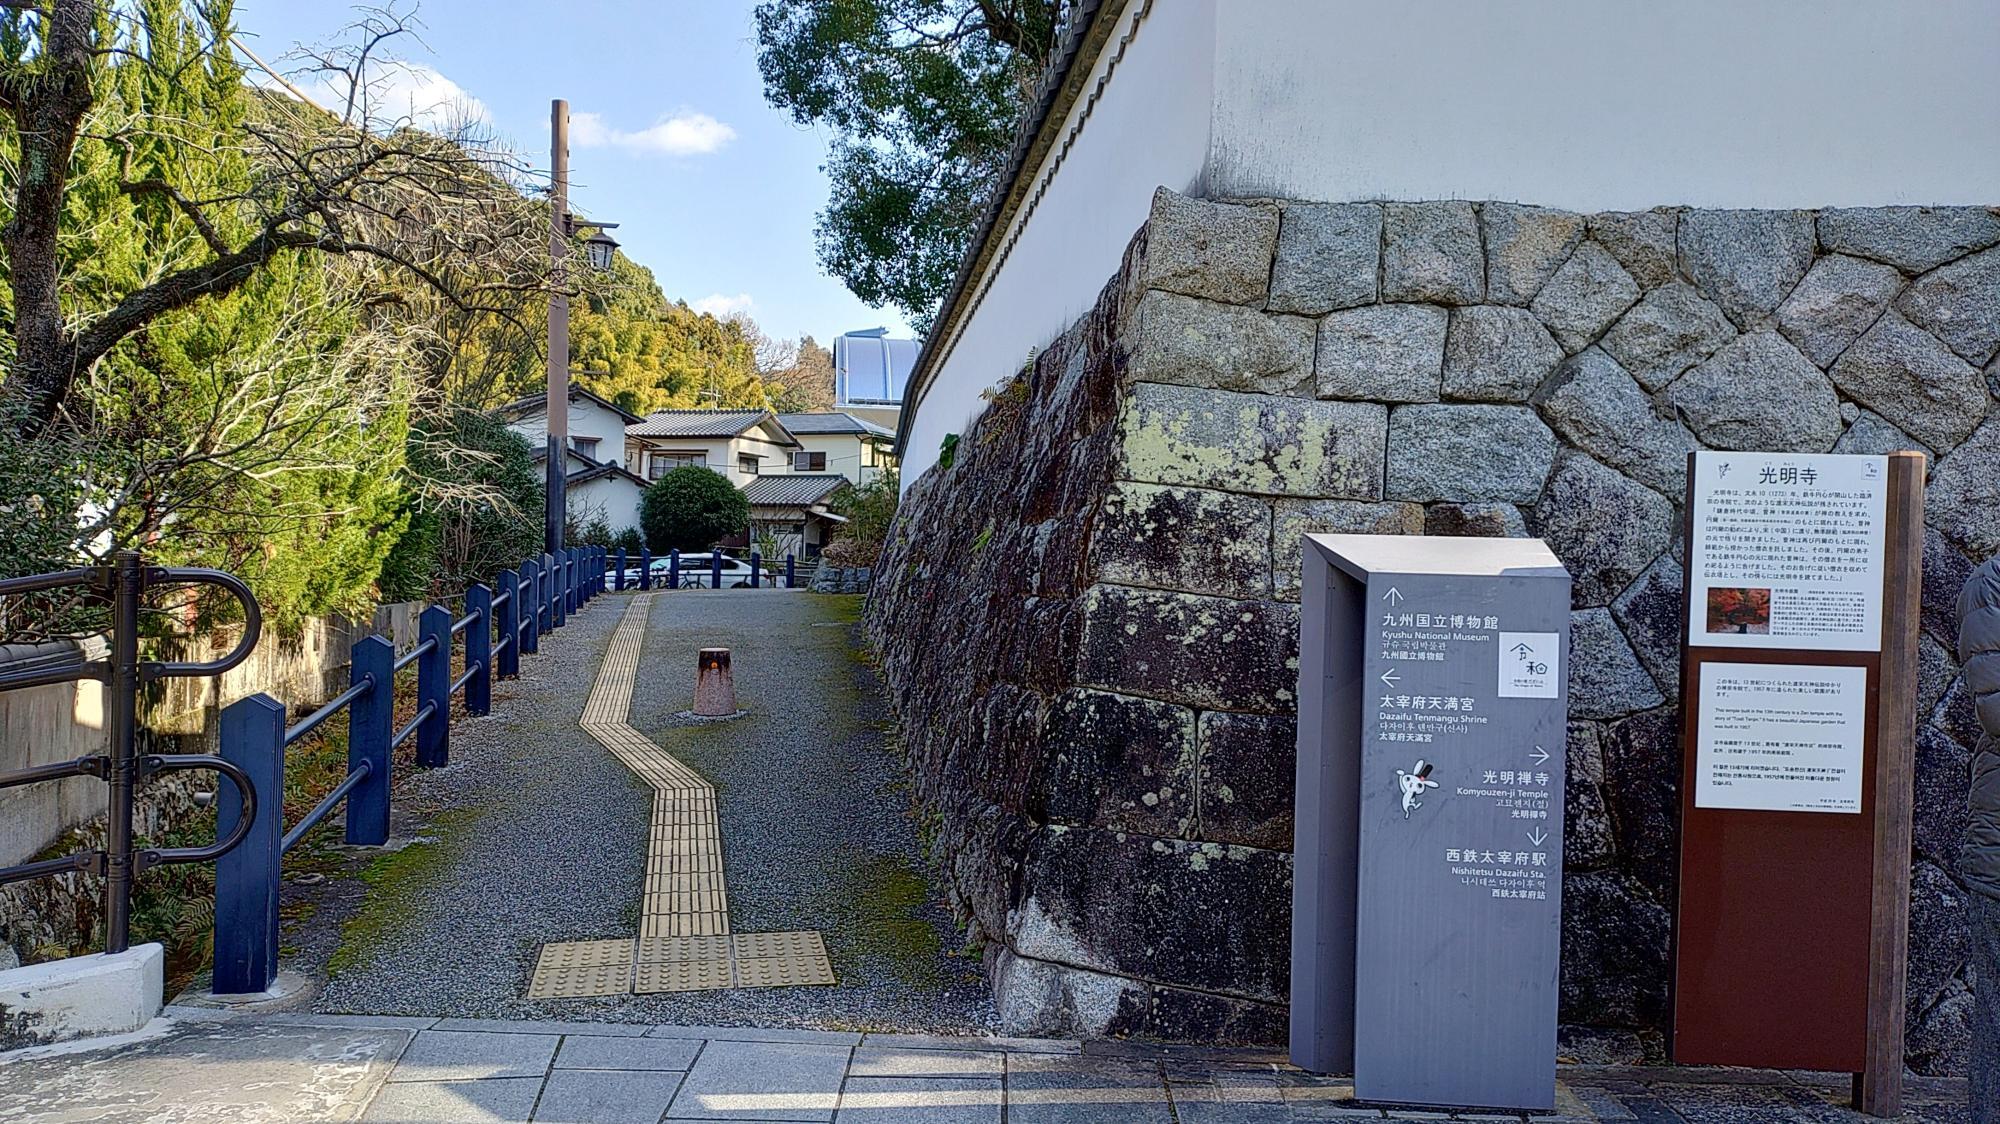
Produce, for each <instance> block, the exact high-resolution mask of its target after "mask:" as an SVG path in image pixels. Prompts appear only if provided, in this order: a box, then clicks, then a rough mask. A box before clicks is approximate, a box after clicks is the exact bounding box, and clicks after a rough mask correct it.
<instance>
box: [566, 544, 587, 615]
mask: <svg viewBox="0 0 2000 1124" xmlns="http://www.w3.org/2000/svg"><path fill="white" fill-rule="evenodd" d="M583 577H584V575H583V548H582V547H580V546H578V547H571V548H570V552H569V611H570V612H572V613H574V612H576V611H577V610H578V609H581V608H583V588H584V586H583Z"/></svg>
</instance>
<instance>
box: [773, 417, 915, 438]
mask: <svg viewBox="0 0 2000 1124" xmlns="http://www.w3.org/2000/svg"><path fill="white" fill-rule="evenodd" d="M778 424H779V425H782V426H784V427H785V428H786V429H789V430H791V431H792V434H793V435H794V436H798V435H801V434H807V435H811V436H815V437H823V436H829V435H832V436H837V435H839V434H843V433H852V434H854V435H855V436H857V437H862V436H866V437H886V438H893V437H895V436H896V435H895V434H894V433H892V432H890V431H889V430H887V429H884V428H883V427H881V426H879V425H876V424H875V423H874V422H871V421H866V420H863V419H861V418H857V417H855V416H854V415H853V414H843V413H840V412H839V411H834V412H832V413H824V412H822V413H813V414H779V415H778Z"/></svg>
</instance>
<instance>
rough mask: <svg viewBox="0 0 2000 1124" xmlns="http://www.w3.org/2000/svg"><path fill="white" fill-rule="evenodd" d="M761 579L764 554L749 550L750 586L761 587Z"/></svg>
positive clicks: (752, 587)
mask: <svg viewBox="0 0 2000 1124" xmlns="http://www.w3.org/2000/svg"><path fill="white" fill-rule="evenodd" d="M763 581H764V556H763V555H762V554H759V553H758V552H756V551H754V550H753V551H751V552H750V588H751V589H762V588H763V584H762V583H763Z"/></svg>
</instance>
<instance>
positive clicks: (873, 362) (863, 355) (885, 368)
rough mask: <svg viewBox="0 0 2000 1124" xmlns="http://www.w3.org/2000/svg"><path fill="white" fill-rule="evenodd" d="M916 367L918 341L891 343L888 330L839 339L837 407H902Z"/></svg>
mask: <svg viewBox="0 0 2000 1124" xmlns="http://www.w3.org/2000/svg"><path fill="white" fill-rule="evenodd" d="M916 365H917V341H916V340H903V339H890V338H889V329H887V328H869V329H866V330H864V331H859V332H848V333H846V334H845V335H839V336H835V337H834V338H833V401H834V405H836V406H899V405H901V404H902V402H903V391H904V390H905V389H906V388H907V387H908V386H909V384H910V372H911V371H912V370H914V369H916Z"/></svg>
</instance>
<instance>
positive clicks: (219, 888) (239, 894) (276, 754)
mask: <svg viewBox="0 0 2000 1124" xmlns="http://www.w3.org/2000/svg"><path fill="white" fill-rule="evenodd" d="M222 757H223V760H225V761H228V762H230V763H231V764H233V765H236V766H239V767H240V768H242V770H243V771H244V772H246V773H248V774H250V785H251V788H252V789H253V790H254V791H255V793H256V796H257V808H256V811H255V814H254V815H253V816H252V817H251V820H250V834H248V835H246V836H244V838H243V842H242V843H240V844H238V845H237V846H236V847H235V849H233V850H231V851H230V852H229V853H228V854H225V855H223V856H222V857H221V858H219V859H217V860H215V982H214V983H213V984H211V985H210V989H211V990H212V991H214V992H216V993H218V994H222V995H238V994H242V993H245V992H256V991H269V990H270V988H271V984H272V982H273V981H274V980H276V979H277V978H278V870H279V864H280V863H282V862H283V861H284V857H285V843H284V839H285V708H284V707H283V706H281V705H280V704H279V703H278V701H277V700H276V699H274V698H272V697H271V696H269V695H264V694H257V695H251V696H250V697H248V698H243V699H238V700H236V701H235V702H233V703H230V704H229V705H228V706H227V707H225V708H223V711H222ZM215 808H216V814H215V832H216V838H217V839H218V840H219V839H225V838H227V837H228V836H229V834H230V833H231V832H233V831H235V830H236V824H237V821H238V820H240V819H241V818H242V816H243V797H242V795H241V794H239V793H238V792H237V791H236V786H235V785H234V784H231V783H230V782H228V781H227V780H225V781H222V782H221V783H220V784H218V785H217V787H216V797H215Z"/></svg>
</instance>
